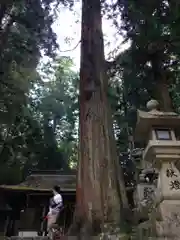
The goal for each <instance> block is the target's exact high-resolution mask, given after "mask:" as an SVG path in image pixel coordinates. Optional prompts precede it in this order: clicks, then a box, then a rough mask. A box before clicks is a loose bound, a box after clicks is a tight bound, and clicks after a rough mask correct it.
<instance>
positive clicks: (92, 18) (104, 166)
mask: <svg viewBox="0 0 180 240" xmlns="http://www.w3.org/2000/svg"><path fill="white" fill-rule="evenodd" d="M107 93H108V78H107V75H106V72H105V59H104V42H103V34H102V23H101V3H100V0H83V1H82V33H81V67H80V98H79V101H80V130H79V132H80V152H79V166H78V178H77V191H76V196H77V199H76V210H75V218H74V221H75V223H76V226H77V224H78V227H79V229H78V230H82V231H83V232H84V234H89V235H91V236H92V235H93V234H97V233H99V232H102V231H103V230H104V227H105V225H106V224H110V225H111V226H114V230H115V229H116V227H117V226H119V224H120V216H121V206H122V204H121V199H123V200H124V203H125V204H126V203H127V201H126V195H125V189H124V185H123V182H122V179H121V185H120V186H121V188H119V181H118V180H119V179H118V175H120V174H121V172H120V171H118V170H119V167H118V160H117V153H116V147H115V139H114V133H113V127H112V113H111V109H110V104H109V102H108V97H107ZM86 237H87V236H86Z"/></svg>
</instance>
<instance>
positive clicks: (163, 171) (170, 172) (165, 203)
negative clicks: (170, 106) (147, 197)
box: [135, 100, 180, 239]
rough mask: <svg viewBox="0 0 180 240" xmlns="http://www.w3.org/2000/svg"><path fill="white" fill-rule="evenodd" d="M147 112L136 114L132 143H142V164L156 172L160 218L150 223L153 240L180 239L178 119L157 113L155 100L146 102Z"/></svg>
mask: <svg viewBox="0 0 180 240" xmlns="http://www.w3.org/2000/svg"><path fill="white" fill-rule="evenodd" d="M147 108H148V109H149V112H144V111H140V110H138V119H137V125H136V134H135V135H136V141H137V140H138V141H144V142H145V143H146V147H145V150H144V153H143V162H149V163H150V164H151V165H152V167H154V168H155V169H157V170H158V172H159V174H158V180H157V186H156V191H155V192H156V193H155V201H154V204H155V205H154V206H155V208H156V210H157V211H155V212H158V213H159V214H158V215H159V217H160V218H157V216H156V217H155V222H154V224H155V229H156V234H157V237H160V238H161V237H165V239H175V238H176V237H179V236H180V172H179V170H178V169H177V168H176V166H175V163H176V162H177V161H180V141H179V140H178V139H177V137H176V129H178V128H179V127H180V116H179V115H178V114H176V113H174V112H161V111H159V110H158V102H157V101H156V100H151V101H149V102H148V103H147ZM178 239H180V238H178Z"/></svg>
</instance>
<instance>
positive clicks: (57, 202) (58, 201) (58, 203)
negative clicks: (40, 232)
mask: <svg viewBox="0 0 180 240" xmlns="http://www.w3.org/2000/svg"><path fill="white" fill-rule="evenodd" d="M62 205H63V199H62V196H61V194H59V193H57V194H56V195H54V197H53V198H52V199H51V200H50V206H49V213H50V214H53V213H55V214H56V213H59V211H60V208H61V207H62Z"/></svg>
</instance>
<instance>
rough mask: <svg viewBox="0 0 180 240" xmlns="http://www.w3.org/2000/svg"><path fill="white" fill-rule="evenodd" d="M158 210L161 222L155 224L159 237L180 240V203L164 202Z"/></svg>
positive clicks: (173, 201)
mask: <svg viewBox="0 0 180 240" xmlns="http://www.w3.org/2000/svg"><path fill="white" fill-rule="evenodd" d="M158 210H159V214H160V217H161V221H156V223H155V225H156V234H157V237H159V238H161V239H162V238H164V239H166V238H167V239H168V238H170V239H176V238H177V239H180V201H178V200H177V201H175V200H164V201H163V202H161V203H160V205H159V207H158Z"/></svg>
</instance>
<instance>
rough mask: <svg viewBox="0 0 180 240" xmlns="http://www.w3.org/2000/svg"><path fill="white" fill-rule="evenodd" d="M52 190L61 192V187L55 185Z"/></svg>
mask: <svg viewBox="0 0 180 240" xmlns="http://www.w3.org/2000/svg"><path fill="white" fill-rule="evenodd" d="M53 190H54V191H56V192H57V193H61V189H60V187H59V186H57V185H56V186H54V187H53Z"/></svg>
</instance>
